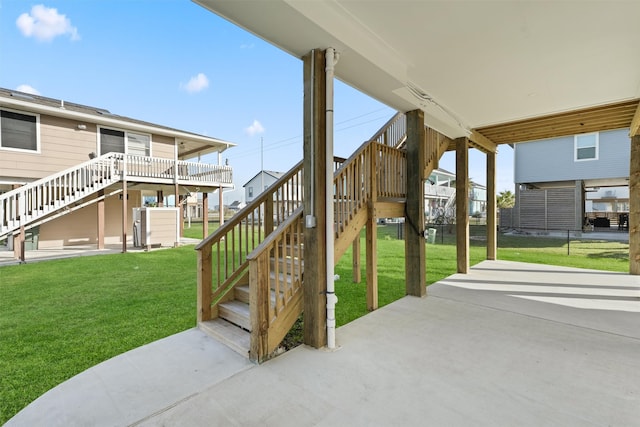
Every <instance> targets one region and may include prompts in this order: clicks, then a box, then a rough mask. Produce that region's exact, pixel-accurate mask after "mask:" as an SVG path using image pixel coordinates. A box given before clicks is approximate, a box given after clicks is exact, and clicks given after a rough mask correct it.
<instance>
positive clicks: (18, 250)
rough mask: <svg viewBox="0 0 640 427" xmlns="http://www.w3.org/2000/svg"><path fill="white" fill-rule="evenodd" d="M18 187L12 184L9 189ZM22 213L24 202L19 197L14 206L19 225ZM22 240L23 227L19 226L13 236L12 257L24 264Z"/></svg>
mask: <svg viewBox="0 0 640 427" xmlns="http://www.w3.org/2000/svg"><path fill="white" fill-rule="evenodd" d="M20 187H21V185H19V184H14V185H12V186H11V189H12V190H15V189H17V188H20ZM24 213H25V201H24V198H22V197H21V198H20V199H19V200H18V205H17V206H16V217H17V218H18V220H19V221H20V222H21V223H22V221H23V220H24ZM24 240H25V229H24V225H20V231H19V233H18V234H15V235H14V236H13V257H14V258H17V259H18V260H19V261H20V262H25V254H24V249H25V248H24Z"/></svg>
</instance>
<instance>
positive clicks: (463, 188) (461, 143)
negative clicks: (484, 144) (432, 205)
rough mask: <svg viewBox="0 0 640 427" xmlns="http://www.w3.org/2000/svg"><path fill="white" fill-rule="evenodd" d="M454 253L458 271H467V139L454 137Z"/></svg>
mask: <svg viewBox="0 0 640 427" xmlns="http://www.w3.org/2000/svg"><path fill="white" fill-rule="evenodd" d="M456 253H457V265H458V273H464V274H466V273H468V272H469V141H468V140H467V138H458V139H456Z"/></svg>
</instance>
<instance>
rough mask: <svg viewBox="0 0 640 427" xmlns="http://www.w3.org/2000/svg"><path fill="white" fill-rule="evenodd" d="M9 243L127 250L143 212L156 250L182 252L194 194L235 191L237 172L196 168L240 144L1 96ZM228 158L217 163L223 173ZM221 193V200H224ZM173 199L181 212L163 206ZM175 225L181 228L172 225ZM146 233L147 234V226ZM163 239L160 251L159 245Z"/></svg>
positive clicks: (3, 218)
mask: <svg viewBox="0 0 640 427" xmlns="http://www.w3.org/2000/svg"><path fill="white" fill-rule="evenodd" d="M0 113H1V116H0V128H1V133H0V241H6V242H7V243H6V244H7V245H8V246H9V247H11V246H13V248H14V250H15V253H16V256H17V257H20V256H24V248H25V245H24V244H23V243H24V242H25V239H26V240H27V242H26V243H27V244H28V245H29V246H30V247H31V248H35V247H38V248H41V249H43V248H52V247H63V246H69V245H87V244H89V245H97V247H98V248H103V247H104V246H105V245H109V244H121V245H122V248H123V251H126V249H127V246H131V245H133V244H134V243H138V244H139V243H140V242H136V241H135V240H136V239H134V237H135V235H134V232H133V231H134V222H135V220H134V215H137V217H136V219H137V220H138V221H140V214H139V212H137V211H136V212H134V209H143V210H144V209H155V208H146V207H144V200H145V198H147V199H148V198H149V197H155V198H156V200H157V206H158V207H159V208H158V209H164V210H165V212H163V213H160V211H157V212H154V213H152V214H151V213H149V214H146V213H145V214H144V215H143V217H144V218H146V219H147V221H145V224H144V225H145V230H143V231H144V233H142V235H144V236H146V237H148V238H149V239H145V242H146V243H147V244H154V245H157V244H162V245H166V244H175V243H176V241H177V239H176V233H175V232H171V233H169V234H167V233H166V230H163V232H162V233H161V232H160V231H161V230H159V229H156V230H155V231H154V230H153V228H154V221H153V218H154V217H157V218H163V219H162V220H157V221H156V223H157V226H156V227H160V226H161V224H165V225H164V226H163V227H165V228H166V227H169V228H171V229H172V230H175V225H176V224H178V235H179V234H180V230H181V227H182V225H181V224H182V221H180V219H181V218H183V216H184V215H183V212H182V209H183V206H184V202H183V199H185V198H186V196H187V195H188V194H196V193H198V192H202V193H203V203H205V204H206V203H207V202H208V201H207V193H208V192H213V191H216V190H222V189H224V188H231V187H233V184H232V168H231V167H230V166H226V165H221V164H208V163H203V162H200V161H190V160H189V159H194V158H200V156H202V155H204V154H209V153H221V152H222V151H224V150H226V149H227V148H229V147H231V146H233V145H234V144H232V143H230V142H227V141H223V140H220V139H216V138H210V137H206V136H202V135H197V134H193V133H189V132H184V131H180V130H177V129H172V128H168V127H165V126H160V125H155V124H151V123H146V122H143V121H139V120H135V119H131V118H128V117H122V116H118V115H115V114H112V113H110V112H109V111H107V110H104V109H100V108H94V107H89V106H84V105H79V104H73V103H69V102H65V101H62V100H56V99H50V98H46V97H42V96H36V95H31V94H26V93H21V92H17V91H12V90H8V89H1V88H0ZM219 160H220V156H219V155H218V163H220V162H219ZM218 192H219V193H220V192H221V191H218ZM168 195H169V196H174V197H172V198H168V199H173V200H175V202H174V203H173V205H174V206H173V208H174V212H173V213H171V212H166V209H167V207H165V206H162V205H163V200H165V196H168ZM167 218H175V219H172V220H171V221H169V222H167ZM138 225H139V224H138ZM160 235H165V236H171V237H164V238H163V239H162V241H154V240H153V237H152V236H160Z"/></svg>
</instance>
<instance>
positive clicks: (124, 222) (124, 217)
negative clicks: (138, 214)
mask: <svg viewBox="0 0 640 427" xmlns="http://www.w3.org/2000/svg"><path fill="white" fill-rule="evenodd" d="M120 197H122V253H125V252H127V225H128V223H129V212H128V211H127V199H128V198H129V193H128V192H127V180H126V179H123V180H122V194H121V195H120Z"/></svg>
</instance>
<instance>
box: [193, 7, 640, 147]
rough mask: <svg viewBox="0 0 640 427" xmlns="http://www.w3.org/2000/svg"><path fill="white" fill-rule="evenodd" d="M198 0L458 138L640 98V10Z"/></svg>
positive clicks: (214, 10)
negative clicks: (320, 52)
mask: <svg viewBox="0 0 640 427" xmlns="http://www.w3.org/2000/svg"><path fill="white" fill-rule="evenodd" d="M196 2H197V3H199V4H201V5H203V6H204V7H206V8H208V9H210V10H211V11H213V12H215V13H217V14H219V15H220V16H222V17H224V18H226V19H228V20H230V21H232V22H234V23H236V24H237V25H239V26H241V27H243V28H245V29H247V30H248V31H250V32H252V33H254V34H256V35H257V36H259V37H261V38H263V39H265V40H266V41H268V42H270V43H273V44H274V45H276V46H278V47H280V48H282V49H284V50H285V51H287V52H289V53H291V54H292V55H295V56H296V57H299V58H300V57H302V56H303V55H305V54H307V53H308V52H309V51H310V50H311V49H314V48H320V49H325V48H327V47H334V48H336V49H337V50H338V51H339V52H340V61H339V63H338V65H337V67H336V76H337V77H338V78H339V79H340V80H342V81H344V82H346V83H347V84H349V85H351V86H353V87H356V88H357V89H359V90H361V91H362V92H364V93H366V94H368V95H370V96H372V97H374V98H376V99H378V100H380V101H381V102H383V103H385V104H387V105H389V106H391V107H393V108H396V109H397V110H399V111H408V110H412V109H415V108H422V109H423V110H425V113H426V122H427V124H428V125H429V126H431V127H433V128H435V129H437V130H439V131H441V132H443V133H445V134H447V135H448V136H450V137H453V138H455V137H459V136H465V135H466V134H467V133H468V130H470V129H474V128H478V127H483V126H487V125H492V124H497V123H504V122H508V121H513V120H517V119H525V118H531V117H536V116H541V115H546V114H551V113H556V112H562V111H570V110H575V109H579V108H585V107H591V106H597V105H603V104H609V103H613V102H618V101H623V100H630V99H636V98H640V21H639V18H640V1H491V2H490V1H483V0H475V1H455V0H451V1H418V0H413V1H407V0H395V1H363V0H326V1H320V0H315V1H309V0H254V1H249V0H245V1H233V0H196ZM301 74H302V71H301ZM301 78H302V77H301ZM416 94H418V95H416ZM420 94H422V96H420Z"/></svg>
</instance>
